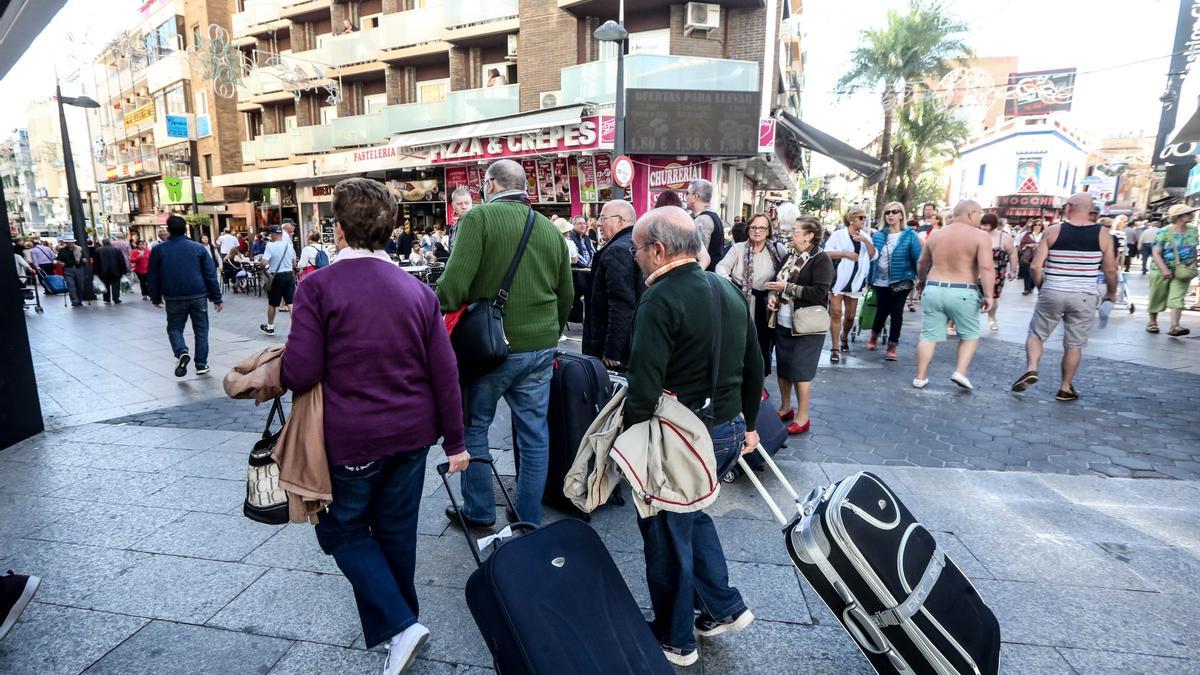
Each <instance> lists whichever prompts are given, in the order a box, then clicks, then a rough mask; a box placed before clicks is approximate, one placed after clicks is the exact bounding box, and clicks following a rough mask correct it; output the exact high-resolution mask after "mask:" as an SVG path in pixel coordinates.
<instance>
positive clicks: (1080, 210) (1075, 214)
mask: <svg viewBox="0 0 1200 675" xmlns="http://www.w3.org/2000/svg"><path fill="white" fill-rule="evenodd" d="M1095 208H1096V200H1095V196H1094V195H1092V194H1089V193H1087V192H1076V193H1075V194H1073V195H1071V198H1070V199H1068V200H1067V207H1066V213H1065V214H1064V215H1065V216H1066V219H1067V220H1069V221H1071V222H1072V223H1075V224H1076V225H1086V224H1088V223H1090V222H1092V220H1091V213H1092V211H1093V210H1095Z"/></svg>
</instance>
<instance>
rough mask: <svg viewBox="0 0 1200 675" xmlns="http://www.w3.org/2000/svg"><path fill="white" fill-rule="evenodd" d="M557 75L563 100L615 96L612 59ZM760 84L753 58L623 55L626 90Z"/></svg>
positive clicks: (720, 88) (601, 100)
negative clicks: (739, 59)
mask: <svg viewBox="0 0 1200 675" xmlns="http://www.w3.org/2000/svg"><path fill="white" fill-rule="evenodd" d="M561 78H562V79H561V84H562V100H563V102H564V103H574V102H578V101H589V102H593V103H610V102H612V101H614V100H615V99H616V94H617V60H616V59H604V60H602V61H592V62H590V63H583V64H580V65H578V66H570V67H568V68H563V69H562V76H561ZM760 86H761V85H760V83H759V80H758V64H757V63H755V62H754V61H732V60H729V59H709V58H703V57H699V56H668V55H661V54H631V55H629V56H627V57H625V87H626V88H628V89H633V88H644V89H704V90H712V91H758V90H759V87H760Z"/></svg>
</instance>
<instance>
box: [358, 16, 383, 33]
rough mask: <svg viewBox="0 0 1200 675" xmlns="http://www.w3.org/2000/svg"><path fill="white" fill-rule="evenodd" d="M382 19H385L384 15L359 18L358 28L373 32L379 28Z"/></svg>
mask: <svg viewBox="0 0 1200 675" xmlns="http://www.w3.org/2000/svg"><path fill="white" fill-rule="evenodd" d="M382 18H383V14H368V15H366V16H363V17H359V20H358V26H359V28H361V29H362V30H371V29H372V28H379V20H380V19H382Z"/></svg>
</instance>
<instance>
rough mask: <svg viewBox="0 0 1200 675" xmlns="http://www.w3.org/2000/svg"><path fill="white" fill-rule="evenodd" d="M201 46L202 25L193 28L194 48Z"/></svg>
mask: <svg viewBox="0 0 1200 675" xmlns="http://www.w3.org/2000/svg"><path fill="white" fill-rule="evenodd" d="M199 46H200V24H196V25H195V26H192V48H193V49H194V48H197V47H199Z"/></svg>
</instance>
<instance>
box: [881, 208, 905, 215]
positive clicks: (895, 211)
mask: <svg viewBox="0 0 1200 675" xmlns="http://www.w3.org/2000/svg"><path fill="white" fill-rule="evenodd" d="M901 213H904V212H903V211H898V210H896V209H891V210H888V211H884V212H883V215H885V216H898V215H900V214H901Z"/></svg>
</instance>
